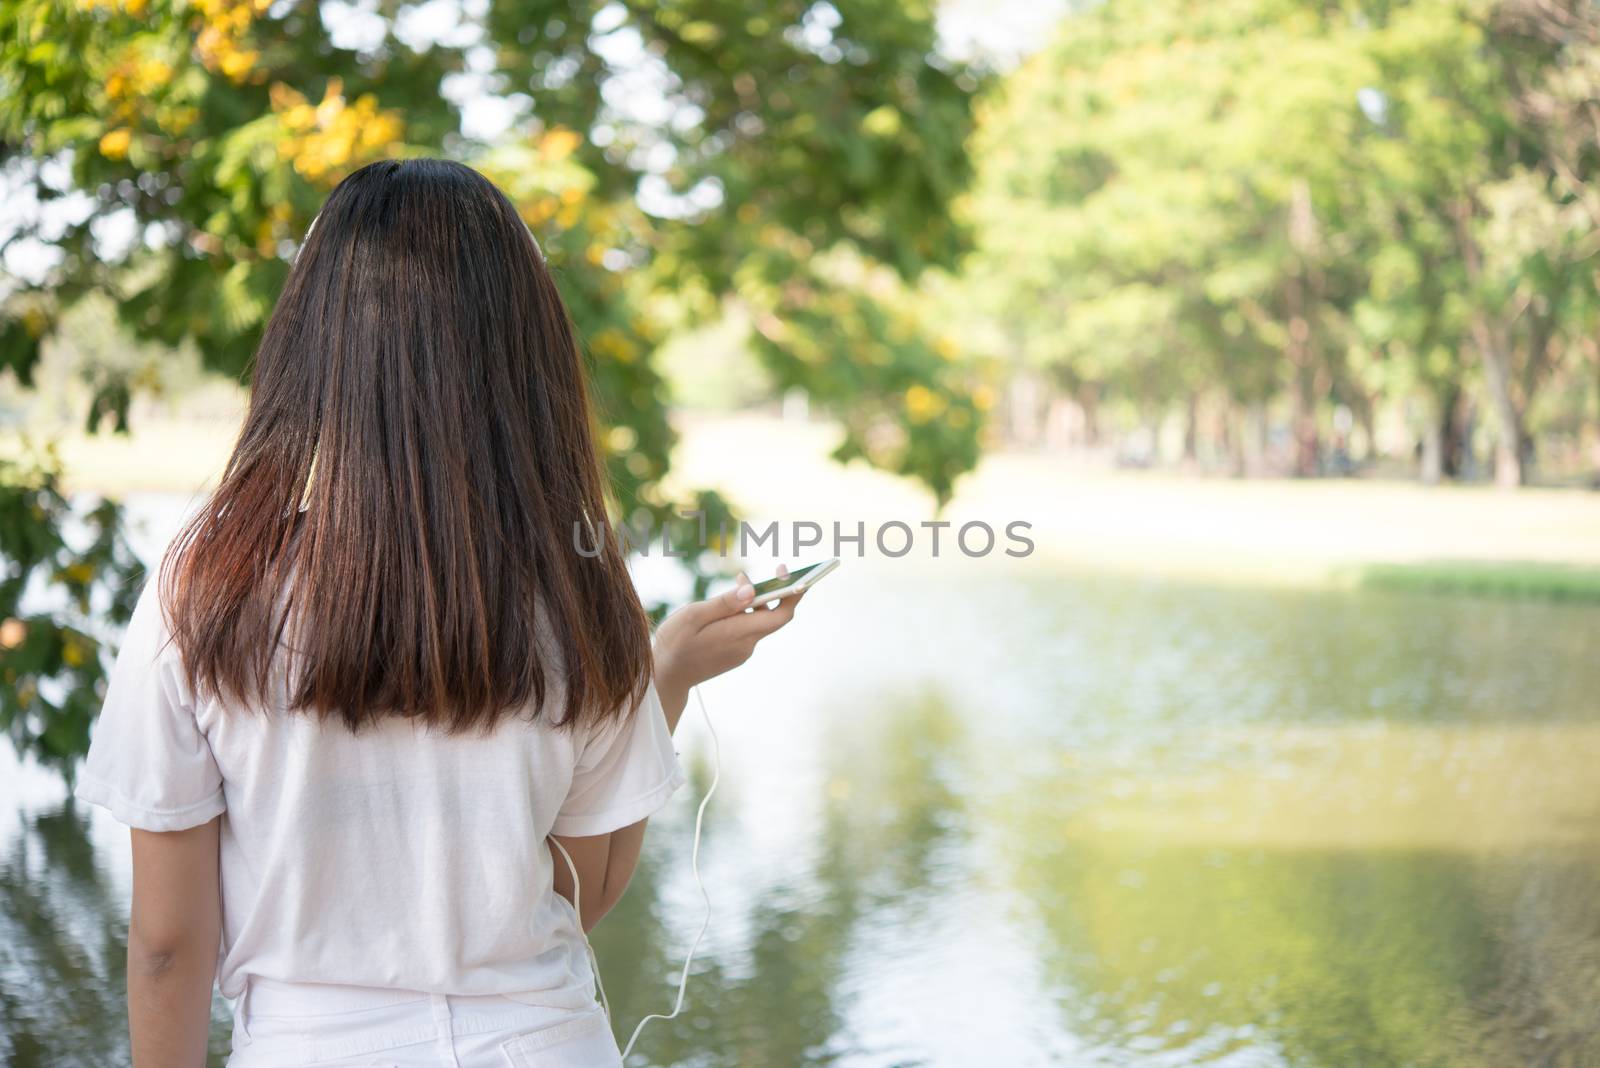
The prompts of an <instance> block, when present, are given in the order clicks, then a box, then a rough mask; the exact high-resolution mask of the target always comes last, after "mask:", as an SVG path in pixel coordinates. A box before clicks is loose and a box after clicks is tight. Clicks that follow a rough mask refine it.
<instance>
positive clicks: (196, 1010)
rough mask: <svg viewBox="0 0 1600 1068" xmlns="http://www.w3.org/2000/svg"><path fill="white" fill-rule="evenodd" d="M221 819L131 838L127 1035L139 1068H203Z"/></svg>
mask: <svg viewBox="0 0 1600 1068" xmlns="http://www.w3.org/2000/svg"><path fill="white" fill-rule="evenodd" d="M220 823H221V818H220V817H218V818H217V819H214V820H211V821H210V822H209V823H204V824H201V825H200V826H199V827H191V828H189V829H188V830H184V831H141V830H137V829H135V830H134V832H133V909H132V913H131V915H130V917H129V920H128V1030H129V1032H130V1033H131V1035H132V1037H133V1064H134V1068H188V1066H191V1065H192V1066H195V1068H201V1066H203V1065H204V1064H205V1063H206V1045H207V1040H208V1038H209V1036H210V1031H211V984H212V981H213V980H214V979H215V978H216V971H217V946H218V942H219V940H220V938H221V931H222V898H221V888H220V885H219V881H218V876H217V864H218V859H217V857H218V828H219V826H220Z"/></svg>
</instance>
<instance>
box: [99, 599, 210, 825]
mask: <svg viewBox="0 0 1600 1068" xmlns="http://www.w3.org/2000/svg"><path fill="white" fill-rule="evenodd" d="M156 586H157V583H156V581H155V579H154V578H152V579H151V580H149V581H148V582H147V583H146V584H145V588H144V592H143V593H142V594H141V595H140V597H139V603H138V605H137V606H136V607H135V609H134V612H133V618H132V619H131V620H130V621H129V623H128V632H127V634H126V635H125V637H124V638H123V643H122V649H121V651H120V652H119V653H118V654H117V661H116V664H115V665H114V666H113V667H112V669H111V679H110V684H109V686H108V687H107V689H106V699H105V704H104V705H102V706H101V708H100V718H99V719H98V720H97V721H96V722H95V725H94V730H93V733H92V735H91V736H90V741H89V755H88V757H87V758H86V759H85V760H84V764H83V767H82V768H81V769H80V770H79V772H78V781H77V786H76V788H75V789H74V791H73V793H74V794H75V795H76V796H78V797H79V798H81V799H82V800H84V801H87V802H89V803H91V804H95V805H100V806H101V807H103V808H105V809H106V810H107V811H109V812H110V813H111V814H112V815H113V816H115V817H116V818H117V819H119V820H121V821H122V822H123V823H126V824H127V825H128V826H130V827H137V828H139V829H140V830H145V831H181V830H183V829H185V828H188V827H197V826H199V825H200V824H202V823H205V822H207V821H209V820H211V819H214V818H216V817H217V816H219V815H221V814H222V812H223V810H224V809H225V808H226V806H225V805H224V803H223V799H222V773H221V772H220V771H219V770H218V768H217V762H216V760H215V759H214V758H213V757H212V755H211V746H210V745H209V744H208V743H207V741H206V738H205V735H204V734H203V733H202V732H201V730H200V726H199V724H198V723H197V722H196V721H195V715H194V706H193V702H192V700H191V698H190V695H189V691H188V687H187V686H186V685H185V684H184V680H183V673H182V660H181V658H180V656H179V653H178V649H177V646H176V645H175V644H173V643H172V642H170V641H169V640H168V630H167V626H166V621H165V619H164V617H163V615H162V610H161V601H160V597H159V596H158V593H157V589H156Z"/></svg>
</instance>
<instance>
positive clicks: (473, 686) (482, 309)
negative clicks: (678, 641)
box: [161, 159, 650, 731]
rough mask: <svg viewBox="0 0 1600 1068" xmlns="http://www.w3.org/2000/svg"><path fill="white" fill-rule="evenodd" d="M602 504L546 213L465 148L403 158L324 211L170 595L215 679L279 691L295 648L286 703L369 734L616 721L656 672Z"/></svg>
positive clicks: (200, 679)
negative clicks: (514, 722)
mask: <svg viewBox="0 0 1600 1068" xmlns="http://www.w3.org/2000/svg"><path fill="white" fill-rule="evenodd" d="M605 519H606V510H605V500H604V497H603V493H602V477H601V468H600V464H599V461H598V458H597V455H596V451H595V434H594V430H593V424H592V415H591V412H590V409H589V403H588V398H587V391H586V389H585V385H584V370H583V366H582V360H581V357H580V354H579V350H578V346H577V343H576V341H575V339H574V335H573V329H572V324H571V321H570V320H569V318H568V316H567V311H566V307H565V305H564V304H563V303H562V301H561V297H560V295H559V294H558V293H557V292H556V287H555V283H554V281H553V280H552V278H551V276H550V271H549V269H548V268H547V266H546V264H545V262H544V256H543V255H542V253H541V252H540V250H539V248H538V246H537V244H536V243H535V242H534V240H533V237H532V235H531V234H530V233H529V232H528V228H527V226H526V225H525V224H524V223H523V221H522V220H521V218H520V217H519V216H518V214H517V211H516V209H515V208H514V207H513V206H512V204H511V202H510V201H509V200H507V199H506V197H505V195H504V194H503V193H501V192H500V190H498V189H497V188H495V186H494V184H493V183H491V182H490V181H489V180H488V179H486V178H484V177H483V176H482V175H480V174H478V173H477V172H476V171H474V170H472V169H471V168H469V167H465V166H462V165H461V164H458V163H452V162H448V161H445V160H437V159H408V160H403V161H401V160H389V161H385V162H381V163H373V164H370V165H368V166H366V167H363V168H361V169H360V170H358V171H356V172H355V173H353V174H351V175H350V176H349V177H348V178H346V179H345V180H344V181H342V182H340V183H339V185H338V187H337V188H336V189H334V191H333V193H332V194H331V195H330V196H329V197H328V200H327V203H326V204H325V205H324V206H323V208H322V213H321V214H320V215H318V216H317V218H316V220H315V221H314V222H313V223H312V226H311V229H310V231H309V233H308V234H307V237H306V240H305V243H304V244H303V245H302V246H301V248H300V250H299V253H298V255H297V257H296V259H295V262H294V267H293V269H292V270H291V271H290V272H289V277H288V280H287V281H286V283H285V285H284V289H283V293H282V295H281V296H280V297H279V299H278V304H277V307H276V308H275V309H274V310H273V313H272V318H271V320H270V321H269V322H268V324H267V327H266V331H265V333H264V335H263V337H262V340H261V346H260V348H259V350H258V351H257V353H256V358H255V370H254V375H253V380H252V386H251V394H250V408H249V412H248V414H247V415H246V417H245V421H244V427H243V429H242V430H241V432H240V435H239V441H238V444H237V445H236V446H235V447H234V451H233V456H232V457H231V458H230V459H229V461H228V466H227V469H226V471H225V472H224V474H223V477H222V481H221V483H220V485H218V487H217V489H216V491H215V492H214V493H213V494H212V496H211V498H210V500H209V502H208V503H207V504H206V505H205V506H204V507H203V508H201V509H200V511H199V513H198V514H197V515H196V516H195V517H194V518H193V519H192V520H191V521H190V522H189V523H188V524H187V526H186V527H185V528H184V530H183V532H182V533H181V534H180V535H179V537H178V539H177V540H176V541H175V542H174V543H173V545H172V547H171V548H170V549H169V550H168V555H167V561H166V565H165V567H164V568H163V576H164V577H163V579H162V585H161V596H162V599H163V602H164V604H165V606H166V608H167V615H168V617H169V619H170V620H171V628H172V636H173V639H174V640H175V641H176V642H177V644H178V647H179V649H180V651H181V653H182V658H183V663H184V669H185V671H186V672H187V674H188V677H189V682H190V685H191V687H192V688H193V689H194V691H195V692H197V693H199V694H202V695H207V694H209V695H218V696H225V697H230V698H233V699H237V700H240V701H243V702H246V703H255V702H265V701H266V700H268V699H269V695H270V694H271V692H272V686H271V680H272V677H273V675H272V672H273V670H274V662H275V660H276V657H277V656H278V655H279V654H280V653H283V652H285V651H286V650H292V654H291V655H290V656H289V659H288V661H287V662H288V663H290V664H292V670H291V671H289V672H288V673H287V674H286V675H285V676H284V678H285V679H286V680H287V682H286V689H285V691H284V695H285V698H286V700H287V703H288V707H289V709H290V710H291V711H301V712H309V713H312V714H315V715H317V716H319V717H322V718H327V719H337V720H341V721H343V723H344V724H346V725H347V726H348V727H350V728H351V729H352V730H360V729H361V728H362V727H363V726H365V725H368V724H370V723H373V722H374V721H376V720H377V719H379V718H380V717H385V716H407V717H413V718H416V719H418V720H421V721H424V722H427V723H429V724H434V725H438V726H441V727H443V728H445V729H447V730H449V731H464V730H468V729H472V728H483V729H488V728H491V727H493V726H494V725H495V724H497V723H499V722H500V721H501V720H502V719H503V718H504V717H506V716H507V715H511V714H514V713H516V712H518V711H519V710H525V709H531V710H532V714H534V715H545V716H547V718H548V720H549V721H551V722H556V723H562V724H573V723H580V722H590V721H592V722H603V721H605V719H606V718H608V717H610V716H613V715H617V714H618V713H619V712H621V711H625V710H626V709H627V708H629V707H631V706H632V705H633V704H634V703H635V702H636V701H637V700H638V698H639V697H640V695H641V694H642V692H643V690H644V687H645V686H646V684H647V683H648V681H649V675H650V641H649V631H648V624H647V621H646V618H645V615H644V612H643V609H642V608H641V606H640V604H639V599H638V596H637V594H636V593H635V592H634V589H633V585H632V583H631V581H630V580H629V577H628V573H627V569H626V567H625V565H624V563H623V560H622V557H621V554H620V551H619V550H618V548H617V546H616V539H614V538H605V537H602V538H599V539H597V540H598V541H599V542H600V543H602V544H603V545H604V546H605V549H604V550H603V551H602V552H601V553H600V555H599V556H594V557H586V556H583V555H581V554H580V553H579V552H577V551H576V550H575V548H574V539H575V533H574V524H585V525H586V526H587V525H590V524H603V523H604V522H605ZM588 529H594V527H592V526H589V527H588ZM586 545H587V542H586ZM547 701H548V702H549V703H548V705H547ZM541 709H543V710H544V711H542V712H541V711H540V710H541ZM558 713H559V714H558Z"/></svg>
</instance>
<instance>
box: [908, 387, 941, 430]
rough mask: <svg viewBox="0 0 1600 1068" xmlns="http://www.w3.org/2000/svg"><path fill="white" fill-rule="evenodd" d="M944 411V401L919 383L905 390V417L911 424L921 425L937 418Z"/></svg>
mask: <svg viewBox="0 0 1600 1068" xmlns="http://www.w3.org/2000/svg"><path fill="white" fill-rule="evenodd" d="M944 410H945V399H944V397H942V396H940V395H939V394H937V393H935V392H934V391H933V390H931V389H929V388H928V387H927V386H924V385H921V384H920V383H919V384H917V385H914V386H912V387H911V388H910V389H908V390H906V415H907V416H908V417H909V418H910V419H911V421H912V422H913V423H916V424H919V425H920V424H922V423H926V422H928V421H929V420H932V419H935V418H937V417H938V416H939V415H941V414H942V413H943V412H944Z"/></svg>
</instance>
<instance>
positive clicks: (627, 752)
mask: <svg viewBox="0 0 1600 1068" xmlns="http://www.w3.org/2000/svg"><path fill="white" fill-rule="evenodd" d="M683 783H684V774H683V768H682V767H681V766H680V765H679V764H678V754H677V752H676V751H675V750H674V749H673V748H672V732H671V731H669V730H668V729H667V717H666V714H665V713H664V712H663V711H662V709H661V698H660V697H659V696H657V694H656V688H655V684H654V683H651V684H650V686H649V687H648V688H647V689H646V690H645V694H644V699H643V700H642V701H640V702H639V704H638V706H637V707H636V708H634V710H633V712H632V713H631V714H630V715H627V716H619V717H617V718H616V719H614V720H613V721H612V722H611V723H608V724H606V725H605V726H603V727H601V728H600V729H599V730H597V731H595V732H594V733H593V734H591V735H590V736H589V737H588V738H586V739H585V741H584V742H583V745H582V748H581V749H580V750H579V753H578V759H577V763H576V765H575V766H574V767H573V769H572V787H571V789H570V790H568V792H567V798H566V800H565V801H563V802H562V804H561V811H560V812H558V813H556V819H555V823H554V824H553V825H552V826H551V829H550V830H551V833H552V834H559V835H564V836H567V837H585V836H587V835H594V834H609V833H610V832H612V831H615V830H618V829H620V828H623V827H626V826H628V825H629V824H632V823H637V822H639V821H640V820H642V819H644V818H645V817H646V816H649V815H651V814H652V813H654V812H656V811H657V810H658V809H660V808H661V806H662V805H664V804H666V802H667V798H669V797H671V796H672V792H673V791H674V790H676V789H677V788H678V787H680V786H682V785H683Z"/></svg>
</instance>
